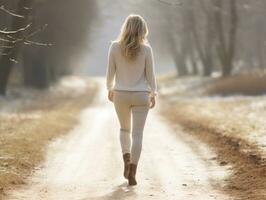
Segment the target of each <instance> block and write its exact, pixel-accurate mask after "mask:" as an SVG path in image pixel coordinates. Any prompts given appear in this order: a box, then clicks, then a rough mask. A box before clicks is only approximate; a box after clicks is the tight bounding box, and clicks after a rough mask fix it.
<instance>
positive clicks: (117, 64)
mask: <svg viewBox="0 0 266 200" xmlns="http://www.w3.org/2000/svg"><path fill="white" fill-rule="evenodd" d="M147 35H148V28H147V25H146V22H145V21H144V19H143V18H142V17H141V16H139V15H129V16H128V17H127V18H126V20H125V22H124V24H123V26H122V28H121V33H120V35H119V37H118V39H117V40H116V41H113V42H112V43H111V45H110V47H109V53H108V65H107V72H106V87H107V90H108V99H109V100H110V101H111V102H113V103H114V107H115V110H116V113H117V116H118V120H119V122H120V143H121V149H122V156H123V160H124V177H125V178H126V179H128V183H129V185H136V184H137V181H136V170H137V165H138V161H139V158H140V154H141V149H142V138H143V130H144V125H145V121H146V118H147V114H148V111H149V109H150V108H153V107H154V106H155V96H156V95H157V85H156V79H155V72H154V61H153V52H152V48H151V46H150V45H149V43H148V41H147ZM131 115H132V120H131ZM131 121H132V123H131ZM131 129H132V131H131ZM131 136H132V140H131Z"/></svg>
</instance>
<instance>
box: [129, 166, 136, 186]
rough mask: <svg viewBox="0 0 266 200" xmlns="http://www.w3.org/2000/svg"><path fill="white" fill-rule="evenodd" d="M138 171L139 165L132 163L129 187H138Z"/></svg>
mask: <svg viewBox="0 0 266 200" xmlns="http://www.w3.org/2000/svg"><path fill="white" fill-rule="evenodd" d="M136 171H137V165H135V164H132V163H131V164H130V169H129V176H128V184H129V185H137V181H136Z"/></svg>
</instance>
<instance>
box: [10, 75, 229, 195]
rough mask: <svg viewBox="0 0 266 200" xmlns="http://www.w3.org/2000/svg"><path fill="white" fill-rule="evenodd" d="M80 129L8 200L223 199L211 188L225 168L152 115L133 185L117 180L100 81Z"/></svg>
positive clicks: (115, 145) (113, 136)
mask: <svg viewBox="0 0 266 200" xmlns="http://www.w3.org/2000/svg"><path fill="white" fill-rule="evenodd" d="M99 84H102V86H100V88H103V89H102V90H101V91H99V93H98V98H96V101H95V103H94V105H93V106H92V107H89V108H87V109H85V110H84V111H83V112H82V114H81V116H80V124H79V125H77V126H76V128H74V129H73V130H72V131H71V132H70V133H69V134H68V135H67V136H66V137H63V138H60V139H57V140H55V141H54V142H52V143H51V144H50V146H49V147H48V148H47V159H46V162H45V163H44V164H43V166H40V169H38V170H36V171H35V172H34V173H33V174H32V177H30V178H29V180H28V181H27V184H26V185H25V186H23V187H21V188H19V189H17V190H16V191H11V192H10V193H9V195H8V198H7V199H9V200H14V199H16V200H22V199H23V200H24V199H27V200H30V199H32V200H41V199H43V200H61V199H62V200H108V199H110V200H111V199H112V200H119V199H127V200H129V199H134V200H136V199H140V200H146V199H158V200H159V199H160V200H161V199H171V200H177V199H186V200H190V199H191V200H192V199H193V200H195V199H197V200H209V199H219V200H228V199H231V198H230V197H228V196H226V195H224V194H221V192H219V191H218V190H216V189H215V187H214V186H217V185H219V184H221V183H222V179H223V178H224V177H225V176H226V175H227V172H226V169H225V168H222V167H220V166H218V165H217V164H216V163H215V160H213V159H211V158H212V157H214V156H215V155H214V154H213V153H212V152H211V151H210V150H209V149H208V148H207V147H206V146H205V145H203V144H201V143H199V142H197V141H195V140H194V139H193V138H192V137H190V136H187V135H185V134H182V133H179V134H176V133H175V132H174V131H173V129H171V127H170V126H169V124H167V122H165V121H164V120H163V119H162V118H161V117H160V115H159V112H158V109H159V106H162V105H160V102H158V107H157V108H156V109H155V110H151V112H150V113H149V116H148V119H147V125H146V128H145V134H144V144H143V151H142V155H141V159H140V164H139V168H138V169H139V170H138V176H137V179H138V183H139V184H138V185H137V186H135V187H128V186H127V181H126V180H125V179H124V178H123V177H122V167H123V165H122V158H121V152H120V144H119V140H118V130H119V126H118V121H117V118H116V115H115V111H114V108H113V106H112V104H111V103H109V102H107V100H106V91H105V87H104V85H103V84H104V82H103V81H102V80H101V81H99Z"/></svg>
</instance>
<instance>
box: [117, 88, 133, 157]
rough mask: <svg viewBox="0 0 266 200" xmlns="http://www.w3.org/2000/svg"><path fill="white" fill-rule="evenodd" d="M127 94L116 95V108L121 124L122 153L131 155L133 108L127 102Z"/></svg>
mask: <svg viewBox="0 0 266 200" xmlns="http://www.w3.org/2000/svg"><path fill="white" fill-rule="evenodd" d="M125 95H126V94H123V93H121V92H119V94H118V92H115V93H114V106H115V110H116V113H117V116H118V119H119V122H120V144H121V149H122V153H123V154H125V153H130V150H131V138H130V130H131V108H130V105H129V103H128V102H127V101H126V100H127V99H126V96H125Z"/></svg>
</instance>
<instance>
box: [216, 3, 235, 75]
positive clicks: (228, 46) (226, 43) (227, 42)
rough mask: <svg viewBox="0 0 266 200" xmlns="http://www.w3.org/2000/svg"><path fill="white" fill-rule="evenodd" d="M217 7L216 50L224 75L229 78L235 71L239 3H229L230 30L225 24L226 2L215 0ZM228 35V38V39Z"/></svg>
mask: <svg viewBox="0 0 266 200" xmlns="http://www.w3.org/2000/svg"><path fill="white" fill-rule="evenodd" d="M213 3H214V6H215V25H216V27H215V28H216V29H215V30H216V34H217V41H216V50H217V54H218V58H219V59H220V62H221V64H222V75H223V76H228V75H230V74H231V71H232V69H233V62H234V56H235V52H236V33H237V28H238V15H237V2H236V0H230V1H229V3H228V6H229V9H228V11H229V13H226V14H227V17H228V18H229V20H228V28H227V29H226V28H225V26H224V22H223V18H224V17H223V15H224V14H223V11H224V7H225V6H226V4H225V3H224V1H220V0H214V1H213ZM226 35H228V38H226Z"/></svg>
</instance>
